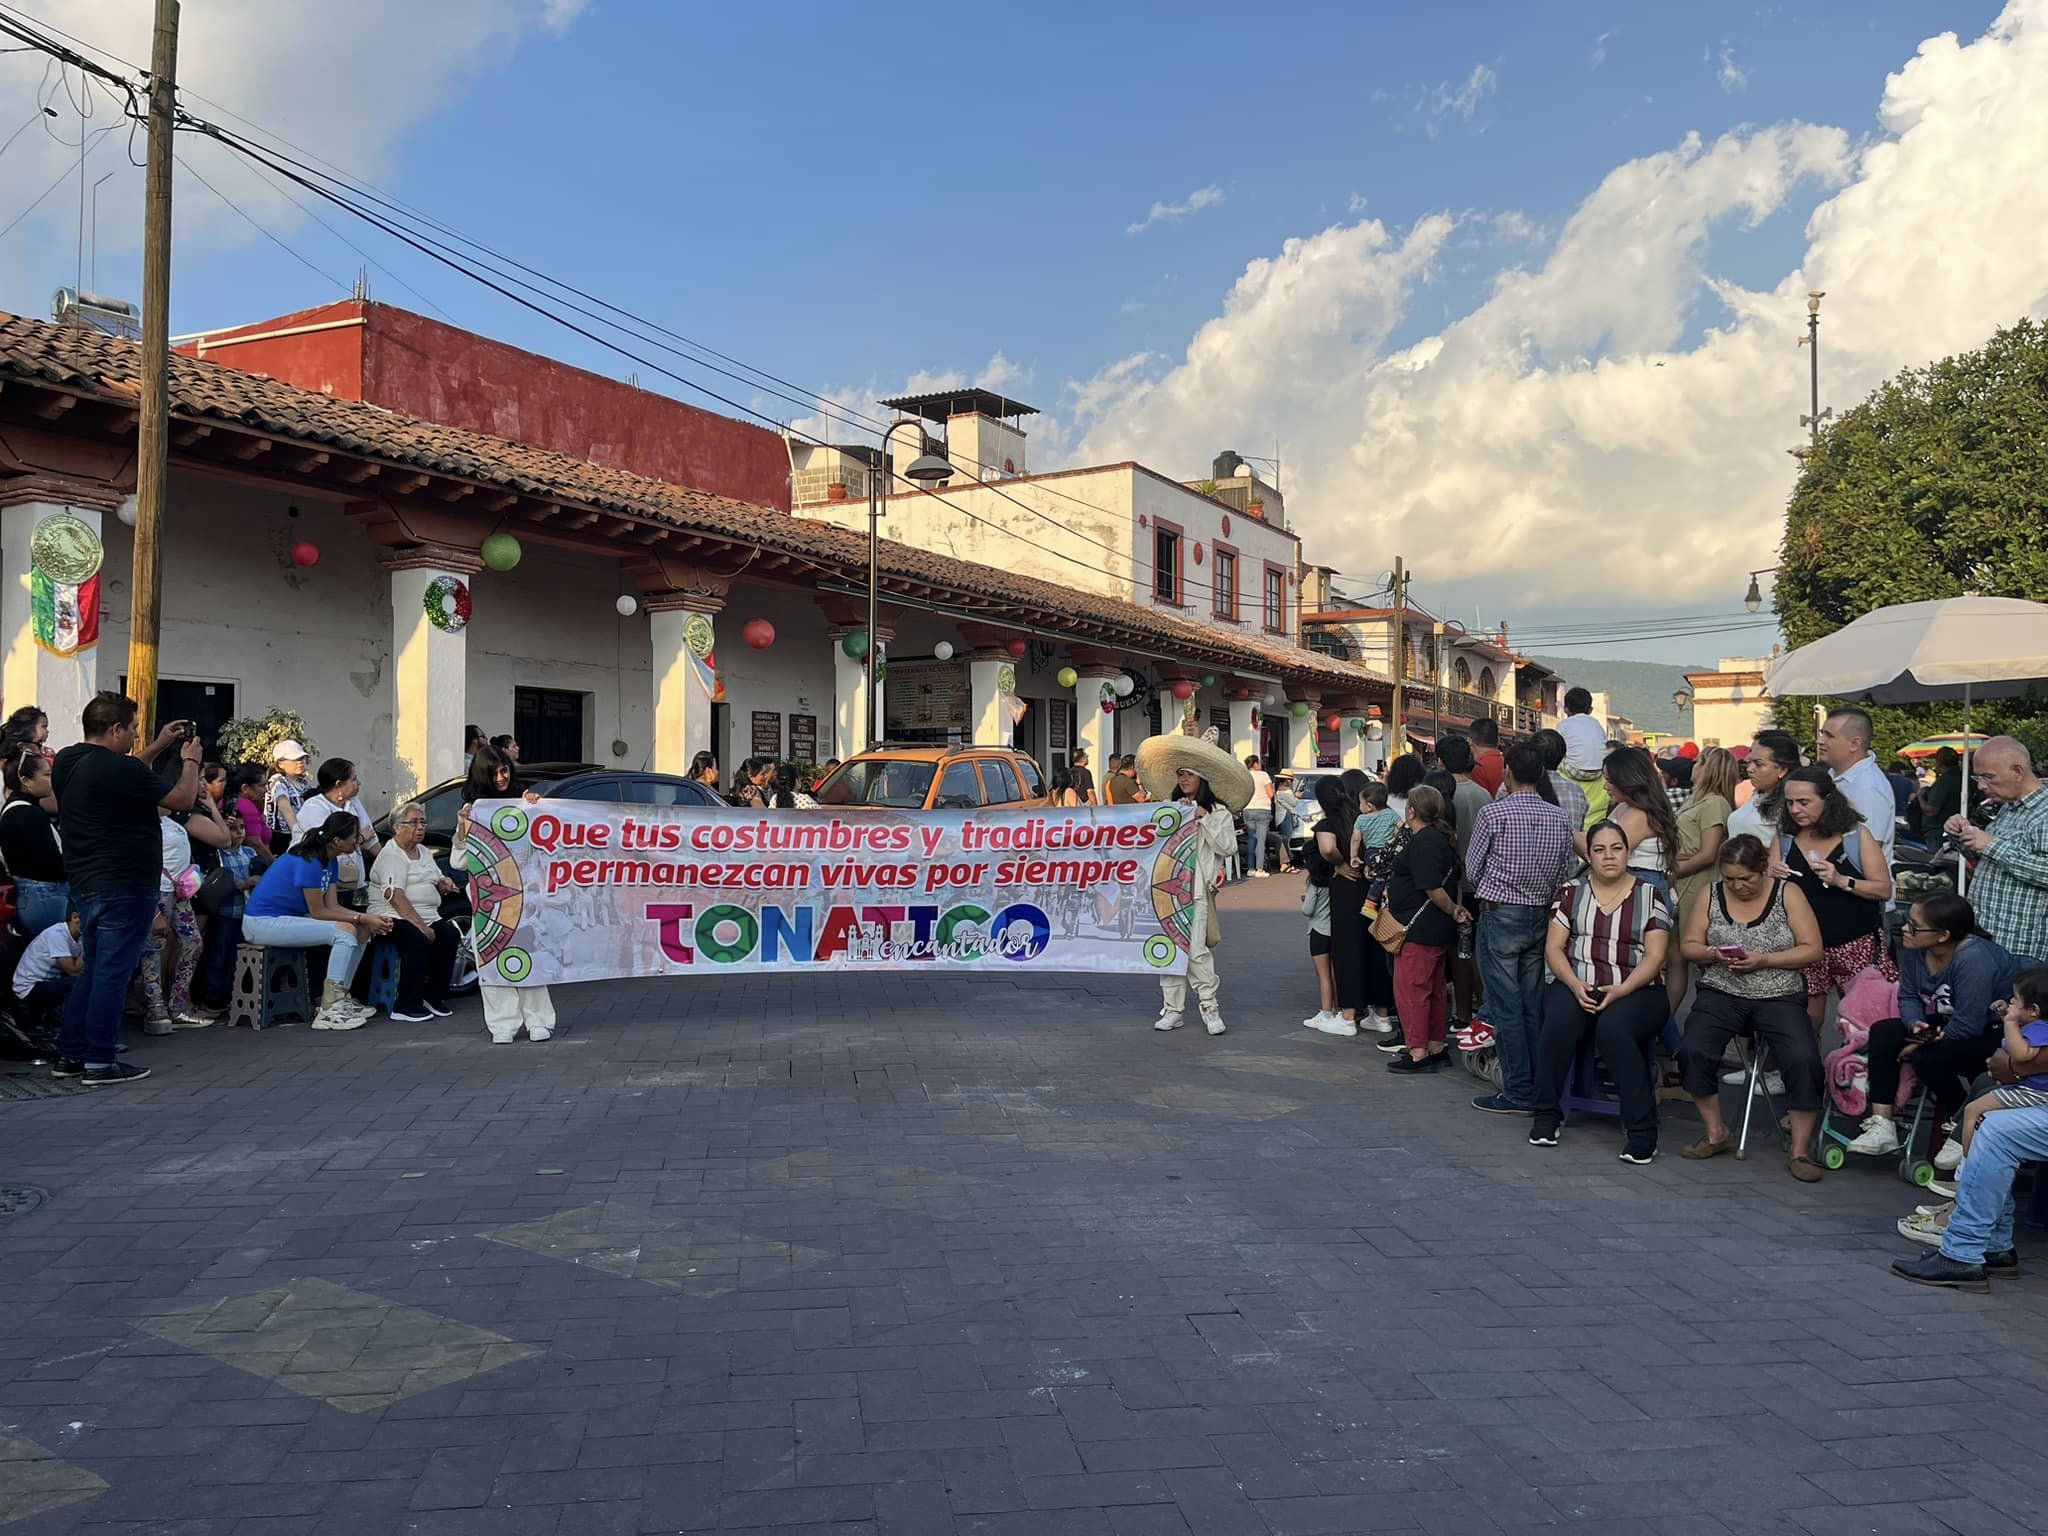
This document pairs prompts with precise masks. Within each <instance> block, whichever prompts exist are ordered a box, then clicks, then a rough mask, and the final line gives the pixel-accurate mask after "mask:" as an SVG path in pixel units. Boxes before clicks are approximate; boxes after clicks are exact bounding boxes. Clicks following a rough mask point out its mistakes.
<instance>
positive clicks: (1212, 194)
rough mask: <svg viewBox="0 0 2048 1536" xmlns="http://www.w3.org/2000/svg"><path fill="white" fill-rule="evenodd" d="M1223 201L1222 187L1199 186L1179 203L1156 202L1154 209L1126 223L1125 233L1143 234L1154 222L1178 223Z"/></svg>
mask: <svg viewBox="0 0 2048 1536" xmlns="http://www.w3.org/2000/svg"><path fill="white" fill-rule="evenodd" d="M1222 201H1223V189H1222V188H1221V187H1215V186H1210V187H1197V188H1195V190H1194V191H1192V192H1190V193H1189V194H1188V195H1187V197H1186V198H1185V199H1184V200H1182V201H1181V202H1178V203H1154V204H1153V205H1152V211H1151V212H1150V213H1148V214H1146V215H1145V217H1144V218H1142V219H1140V220H1138V221H1137V222H1136V223H1135V224H1126V225H1125V226H1124V233H1125V234H1127V235H1141V234H1143V233H1144V232H1145V231H1146V230H1148V229H1150V228H1151V227H1152V226H1153V225H1154V224H1178V223H1179V222H1180V221H1181V220H1182V219H1184V218H1186V217H1187V216H1188V215H1189V214H1191V213H1200V212H1201V211H1202V210H1203V209H1204V208H1213V207H1215V206H1216V205H1217V204H1218V203H1220V202H1222Z"/></svg>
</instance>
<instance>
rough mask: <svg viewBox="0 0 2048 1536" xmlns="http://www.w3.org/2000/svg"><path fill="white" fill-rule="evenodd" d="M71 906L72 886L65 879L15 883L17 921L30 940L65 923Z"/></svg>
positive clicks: (17, 881) (18, 881) (19, 881)
mask: <svg viewBox="0 0 2048 1536" xmlns="http://www.w3.org/2000/svg"><path fill="white" fill-rule="evenodd" d="M70 907H71V887H70V886H68V885H66V884H64V882H63V881H61V880H19V879H17V880H16V881H15V882H14V910H15V919H14V920H15V923H16V925H17V926H19V927H20V929H21V931H22V932H23V933H25V934H27V935H28V936H29V937H30V938H34V937H35V936H36V935H37V934H39V933H41V932H42V931H43V930H44V929H45V928H54V927H56V926H57V925H58V924H59V923H61V922H63V921H64V914H65V913H66V912H67V911H69V910H70Z"/></svg>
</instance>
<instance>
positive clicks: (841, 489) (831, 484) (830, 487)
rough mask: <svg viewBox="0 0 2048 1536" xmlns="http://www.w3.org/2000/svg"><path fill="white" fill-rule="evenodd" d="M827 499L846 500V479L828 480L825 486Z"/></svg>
mask: <svg viewBox="0 0 2048 1536" xmlns="http://www.w3.org/2000/svg"><path fill="white" fill-rule="evenodd" d="M825 499H826V500H827V501H844V500H846V482H845V481H844V480H832V481H828V482H827V483H826V486H825Z"/></svg>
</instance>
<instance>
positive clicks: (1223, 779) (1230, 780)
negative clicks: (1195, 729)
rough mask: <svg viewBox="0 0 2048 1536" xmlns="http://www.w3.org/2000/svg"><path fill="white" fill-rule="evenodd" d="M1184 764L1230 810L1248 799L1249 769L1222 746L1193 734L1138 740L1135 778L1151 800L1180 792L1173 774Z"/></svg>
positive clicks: (1241, 807)
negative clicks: (1207, 783) (1200, 778)
mask: <svg viewBox="0 0 2048 1536" xmlns="http://www.w3.org/2000/svg"><path fill="white" fill-rule="evenodd" d="M1183 768H1192V769H1193V770H1194V771H1195V772H1196V773H1199V774H1200V775H1201V776H1202V777H1203V778H1205V779H1207V780H1208V781H1209V790H1210V793H1212V794H1214V795H1215V796H1216V798H1217V799H1218V800H1221V801H1222V802H1223V803H1224V804H1225V805H1226V806H1228V807H1229V808H1230V809H1231V810H1233V811H1241V810H1243V809H1244V808H1245V806H1246V805H1248V804H1249V803H1250V802H1251V798H1252V775H1251V770H1250V769H1249V768H1247V767H1245V765H1244V764H1243V763H1240V762H1239V761H1238V760H1237V759H1236V758H1234V757H1232V756H1231V755H1230V754H1229V753H1228V752H1226V751H1224V750H1223V749H1222V748H1221V747H1214V746H1211V745H1210V744H1209V743H1208V742H1206V741H1201V740H1199V739H1197V738H1196V737H1193V736H1153V737H1150V738H1148V739H1147V740H1145V741H1143V742H1141V743H1139V746H1138V780H1139V782H1140V783H1142V784H1143V785H1144V786H1145V792H1146V793H1147V794H1149V795H1150V796H1151V797H1152V798H1153V799H1154V800H1171V799H1172V798H1173V797H1174V796H1175V795H1176V794H1178V793H1180V791H1179V788H1178V786H1177V785H1176V784H1175V783H1174V775H1175V774H1177V773H1179V772H1180V770H1181V769H1183Z"/></svg>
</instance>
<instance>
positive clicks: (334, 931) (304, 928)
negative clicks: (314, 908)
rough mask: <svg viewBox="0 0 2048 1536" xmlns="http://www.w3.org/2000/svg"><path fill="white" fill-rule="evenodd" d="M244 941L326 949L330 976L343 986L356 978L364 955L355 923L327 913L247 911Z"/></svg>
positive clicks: (288, 946) (330, 978)
mask: <svg viewBox="0 0 2048 1536" xmlns="http://www.w3.org/2000/svg"><path fill="white" fill-rule="evenodd" d="M242 941H243V942H244V943H246V944H275V945H277V946H279V947H280V948H283V949H325V950H327V979H328V980H329V981H331V982H335V983H336V984H338V985H340V986H343V987H346V986H347V985H348V984H349V983H350V982H351V981H353V980H355V974H356V962H357V961H358V960H360V959H362V958H363V940H362V935H361V933H360V932H359V931H358V930H357V929H356V928H355V927H354V926H353V925H344V924H341V923H337V922H334V921H333V920H332V919H330V918H325V917H249V916H247V915H244V917H243V918H242ZM329 946H332V947H331V948H330V947H329Z"/></svg>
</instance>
